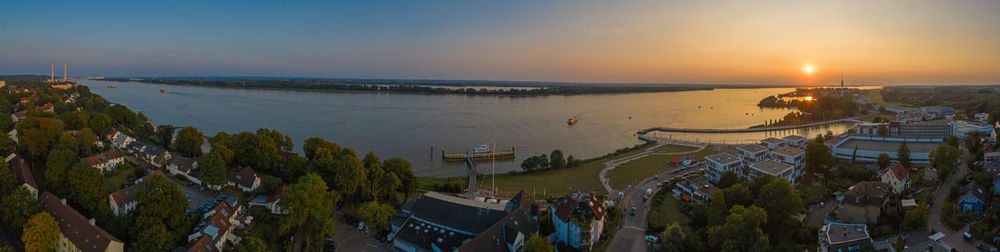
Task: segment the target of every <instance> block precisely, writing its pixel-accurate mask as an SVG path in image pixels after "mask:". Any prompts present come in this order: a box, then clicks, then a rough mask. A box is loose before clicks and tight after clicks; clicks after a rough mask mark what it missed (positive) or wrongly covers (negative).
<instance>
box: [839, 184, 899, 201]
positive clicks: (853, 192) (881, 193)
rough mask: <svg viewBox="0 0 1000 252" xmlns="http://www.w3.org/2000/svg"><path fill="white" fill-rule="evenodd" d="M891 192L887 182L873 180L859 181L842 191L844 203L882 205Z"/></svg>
mask: <svg viewBox="0 0 1000 252" xmlns="http://www.w3.org/2000/svg"><path fill="white" fill-rule="evenodd" d="M891 194H892V188H890V187H889V184H886V183H882V182H875V181H861V182H858V183H857V184H855V185H853V186H851V187H850V188H848V189H847V192H845V193H844V200H843V202H844V203H848V204H854V205H861V206H864V205H870V206H882V203H885V200H886V199H887V198H889V195H891Z"/></svg>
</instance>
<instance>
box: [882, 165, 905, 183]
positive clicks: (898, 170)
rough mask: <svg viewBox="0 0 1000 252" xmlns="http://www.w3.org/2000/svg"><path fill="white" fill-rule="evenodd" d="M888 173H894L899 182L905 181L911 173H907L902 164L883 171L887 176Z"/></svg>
mask: <svg viewBox="0 0 1000 252" xmlns="http://www.w3.org/2000/svg"><path fill="white" fill-rule="evenodd" d="M886 172H892V175H893V176H895V177H896V180H898V181H903V180H904V179H906V178H907V177H909V176H910V172H909V171H907V170H906V168H904V167H903V165H902V164H900V163H896V164H893V165H890V166H889V167H886V168H885V169H883V170H882V173H883V174H885V173H886Z"/></svg>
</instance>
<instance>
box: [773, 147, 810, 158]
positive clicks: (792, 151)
mask: <svg viewBox="0 0 1000 252" xmlns="http://www.w3.org/2000/svg"><path fill="white" fill-rule="evenodd" d="M771 152H774V153H775V154H778V155H782V156H786V157H796V156H799V155H802V154H806V151H804V150H802V149H799V148H795V147H791V146H785V147H781V148H778V149H775V150H773V151H771Z"/></svg>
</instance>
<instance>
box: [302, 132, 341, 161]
mask: <svg viewBox="0 0 1000 252" xmlns="http://www.w3.org/2000/svg"><path fill="white" fill-rule="evenodd" d="M320 148H324V149H327V150H328V151H329V152H331V153H337V152H340V145H337V143H331V142H327V141H326V140H323V139H322V138H318V137H313V138H309V139H306V143H305V144H304V145H302V150H303V152H305V155H306V159H309V160H313V159H316V152H317V151H318V150H319V149H320Z"/></svg>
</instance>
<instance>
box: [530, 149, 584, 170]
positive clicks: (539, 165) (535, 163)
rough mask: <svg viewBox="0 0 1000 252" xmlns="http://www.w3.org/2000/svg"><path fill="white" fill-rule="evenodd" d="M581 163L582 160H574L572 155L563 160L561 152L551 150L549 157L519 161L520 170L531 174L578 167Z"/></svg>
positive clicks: (543, 156) (541, 156) (534, 157)
mask: <svg viewBox="0 0 1000 252" xmlns="http://www.w3.org/2000/svg"><path fill="white" fill-rule="evenodd" d="M582 163H583V161H582V160H579V159H576V158H574V157H573V155H569V157H565V158H564V156H563V152H562V151H561V150H552V152H551V153H549V155H545V154H540V155H535V156H531V157H528V158H526V159H524V161H521V170H524V171H528V172H532V171H543V170H549V169H562V168H573V167H577V166H580V164H582Z"/></svg>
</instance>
